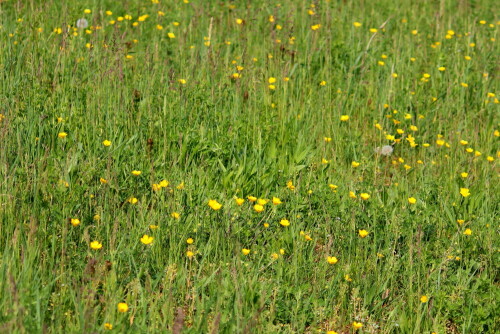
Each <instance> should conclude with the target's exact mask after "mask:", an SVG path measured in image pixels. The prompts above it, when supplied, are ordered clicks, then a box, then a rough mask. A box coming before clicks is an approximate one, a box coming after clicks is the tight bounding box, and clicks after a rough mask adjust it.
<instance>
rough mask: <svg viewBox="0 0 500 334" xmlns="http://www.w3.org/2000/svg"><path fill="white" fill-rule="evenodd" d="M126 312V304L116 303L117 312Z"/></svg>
mask: <svg viewBox="0 0 500 334" xmlns="http://www.w3.org/2000/svg"><path fill="white" fill-rule="evenodd" d="M127 311H128V305H127V303H118V312H121V313H125V312H127Z"/></svg>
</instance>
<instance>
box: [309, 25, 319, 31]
mask: <svg viewBox="0 0 500 334" xmlns="http://www.w3.org/2000/svg"><path fill="white" fill-rule="evenodd" d="M319 28H321V24H315V25H312V26H311V29H312V30H314V31H316V30H318V29H319Z"/></svg>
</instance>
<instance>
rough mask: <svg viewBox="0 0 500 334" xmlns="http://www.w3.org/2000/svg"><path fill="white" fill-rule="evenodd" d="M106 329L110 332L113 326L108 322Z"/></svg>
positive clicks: (105, 325)
mask: <svg viewBox="0 0 500 334" xmlns="http://www.w3.org/2000/svg"><path fill="white" fill-rule="evenodd" d="M104 329H106V330H108V331H110V330H112V329H113V325H112V324H110V323H109V322H107V323H105V324H104Z"/></svg>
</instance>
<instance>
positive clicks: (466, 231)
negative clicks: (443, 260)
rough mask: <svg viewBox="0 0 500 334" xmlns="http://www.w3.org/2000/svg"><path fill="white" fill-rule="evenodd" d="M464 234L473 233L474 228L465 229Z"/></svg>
mask: <svg viewBox="0 0 500 334" xmlns="http://www.w3.org/2000/svg"><path fill="white" fill-rule="evenodd" d="M464 234H465V235H471V234H472V230H471V229H470V228H467V229H465V231H464Z"/></svg>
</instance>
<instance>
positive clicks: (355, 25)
mask: <svg viewBox="0 0 500 334" xmlns="http://www.w3.org/2000/svg"><path fill="white" fill-rule="evenodd" d="M352 25H353V26H354V27H355V28H359V27H361V26H362V24H361V23H360V22H354V23H353V24H352Z"/></svg>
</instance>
